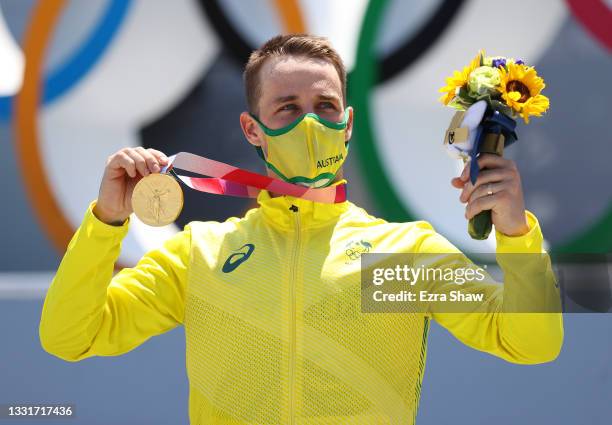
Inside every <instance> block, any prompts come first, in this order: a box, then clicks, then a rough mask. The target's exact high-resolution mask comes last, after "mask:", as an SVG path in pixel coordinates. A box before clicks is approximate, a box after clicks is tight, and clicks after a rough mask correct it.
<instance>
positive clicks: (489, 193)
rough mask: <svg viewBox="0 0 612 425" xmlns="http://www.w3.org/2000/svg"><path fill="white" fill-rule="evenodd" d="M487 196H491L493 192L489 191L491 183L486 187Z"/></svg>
mask: <svg viewBox="0 0 612 425" xmlns="http://www.w3.org/2000/svg"><path fill="white" fill-rule="evenodd" d="M487 195H493V190H492V189H491V183H489V184H488V185H487Z"/></svg>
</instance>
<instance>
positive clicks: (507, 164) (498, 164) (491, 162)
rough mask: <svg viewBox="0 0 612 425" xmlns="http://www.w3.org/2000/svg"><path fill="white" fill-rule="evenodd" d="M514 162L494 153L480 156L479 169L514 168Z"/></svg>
mask: <svg viewBox="0 0 612 425" xmlns="http://www.w3.org/2000/svg"><path fill="white" fill-rule="evenodd" d="M513 165H514V161H512V160H510V159H507V158H504V157H502V156H499V155H495V154H492V153H483V154H480V155H479V156H478V168H480V169H483V168H512V166H513Z"/></svg>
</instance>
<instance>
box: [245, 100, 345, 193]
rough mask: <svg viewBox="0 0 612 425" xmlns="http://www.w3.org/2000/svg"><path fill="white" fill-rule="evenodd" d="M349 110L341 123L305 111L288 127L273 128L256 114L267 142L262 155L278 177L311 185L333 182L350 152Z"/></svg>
mask: <svg viewBox="0 0 612 425" xmlns="http://www.w3.org/2000/svg"><path fill="white" fill-rule="evenodd" d="M348 117H349V110H348V108H347V109H346V110H345V112H344V119H343V120H342V121H340V122H331V121H327V120H325V119H323V118H321V117H319V116H318V115H317V114H313V113H309V114H304V115H302V116H301V117H299V118H298V119H296V120H295V121H294V122H292V123H291V124H289V125H288V126H286V127H283V128H279V129H277V130H273V129H270V128H268V127H266V126H265V125H264V124H262V123H261V121H259V120H258V119H257V118H256V117H253V118H254V119H255V120H256V121H257V123H258V124H259V127H260V128H261V129H262V130H263V132H264V134H265V138H266V142H267V144H268V155H267V158H266V157H265V156H264V154H263V151H262V149H261V148H260V147H257V152H258V154H259V156H260V157H261V158H262V159H263V160H264V161H265V163H266V166H267V167H268V168H269V169H271V170H272V171H273V172H274V173H275V174H276V175H277V176H278V177H279V178H281V179H283V180H285V181H287V182H290V183H295V184H299V185H302V186H308V187H325V186H328V185H329V184H331V182H332V181H333V180H334V178H335V177H336V174H337V173H338V170H340V167H342V164H343V163H344V160H345V159H346V155H347V154H348V141H346V140H345V139H346V136H345V135H346V125H347V122H348Z"/></svg>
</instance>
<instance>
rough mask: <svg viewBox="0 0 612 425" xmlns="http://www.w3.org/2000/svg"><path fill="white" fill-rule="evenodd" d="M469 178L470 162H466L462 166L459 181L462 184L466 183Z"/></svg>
mask: <svg viewBox="0 0 612 425" xmlns="http://www.w3.org/2000/svg"><path fill="white" fill-rule="evenodd" d="M469 178H470V161H467V162H466V163H465V165H464V166H463V171H462V172H461V177H460V179H461V180H462V181H464V182H466V181H468V179H469Z"/></svg>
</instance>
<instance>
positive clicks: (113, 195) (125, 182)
mask: <svg viewBox="0 0 612 425" xmlns="http://www.w3.org/2000/svg"><path fill="white" fill-rule="evenodd" d="M167 163H168V158H167V157H166V155H164V154H163V153H162V152H160V151H157V150H155V149H145V148H143V147H140V146H139V147H136V148H124V149H121V150H119V151H117V152H115V153H114V154H113V155H111V156H110V157H108V160H107V161H106V167H105V169H104V175H103V177H102V182H101V184H100V191H99V193H98V199H97V202H96V205H95V207H94V210H93V212H94V215H95V216H96V217H98V219H100V220H102V221H104V222H105V223H107V224H113V225H121V224H122V223H124V222H125V220H126V219H127V218H128V217H129V216H130V214H131V213H132V212H133V205H132V202H133V200H134V197H133V192H134V191H135V189H136V187H137V186H139V187H140V188H142V189H145V190H152V192H151V193H150V196H142V195H139V196H136V199H135V200H136V204H137V205H141V206H143V207H145V205H146V207H145V208H149V209H150V210H151V214H150V215H143V217H145V218H146V217H149V218H150V220H149V221H150V222H157V223H161V222H163V221H164V219H165V220H167V216H168V215H169V214H171V213H172V210H173V209H172V208H169V207H168V206H169V204H168V201H169V200H176V199H177V192H176V188H175V189H174V191H172V189H170V188H172V183H171V182H170V181H169V180H172V181H173V183H175V184H176V186H178V183H176V181H174V179H173V178H172V177H170V176H165V177H164V179H165V180H164V181H165V184H163V185H162V186H161V187H160V188H159V189H161V192H155V189H154V188H153V187H151V185H149V184H147V185H144V182H143V184H140V183H141V182H142V181H143V180H144V179H145V178H146V177H147V176H159V177H161V176H160V175H159V174H156V173H159V171H160V170H161V169H162V167H163V166H165V165H166V164H167ZM152 178H153V179H157V178H158V177H152ZM149 181H150V180H149ZM166 190H170V191H168V192H166ZM140 191H141V189H139V192H140ZM178 191H179V195H180V197H181V199H182V192H180V187H179V188H178ZM140 193H143V192H140ZM147 198H150V199H151V200H152V202H149V201H148V200H147ZM181 206H182V203H181ZM179 212H180V209H179ZM177 215H178V214H177ZM143 217H141V219H142V218H143ZM143 221H144V220H143ZM145 222H146V221H145ZM166 224H167V223H166ZM156 225H160V224H156Z"/></svg>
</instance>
